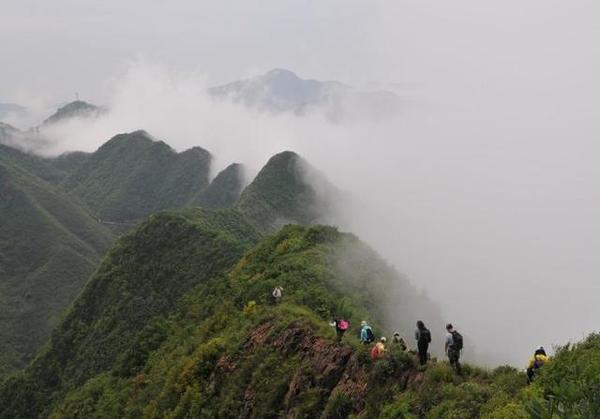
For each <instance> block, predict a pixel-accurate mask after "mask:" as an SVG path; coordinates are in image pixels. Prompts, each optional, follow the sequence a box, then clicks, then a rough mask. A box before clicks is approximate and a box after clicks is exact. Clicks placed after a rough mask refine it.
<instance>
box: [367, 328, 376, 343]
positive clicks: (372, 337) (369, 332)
mask: <svg viewBox="0 0 600 419" xmlns="http://www.w3.org/2000/svg"><path fill="white" fill-rule="evenodd" d="M374 340H375V335H374V334H373V331H372V330H371V328H370V327H367V342H369V343H370V342H373V341H374Z"/></svg>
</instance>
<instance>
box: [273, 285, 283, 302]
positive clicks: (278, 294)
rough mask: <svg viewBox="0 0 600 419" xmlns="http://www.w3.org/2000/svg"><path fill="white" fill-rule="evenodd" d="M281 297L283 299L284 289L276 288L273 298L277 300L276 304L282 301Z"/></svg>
mask: <svg viewBox="0 0 600 419" xmlns="http://www.w3.org/2000/svg"><path fill="white" fill-rule="evenodd" d="M281 297H283V287H280V286H276V287H275V289H274V290H273V298H274V299H275V304H277V303H278V302H279V301H281Z"/></svg>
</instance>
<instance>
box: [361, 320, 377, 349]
mask: <svg viewBox="0 0 600 419" xmlns="http://www.w3.org/2000/svg"><path fill="white" fill-rule="evenodd" d="M360 326H361V329H360V342H361V343H363V344H365V345H368V344H369V343H372V342H373V341H374V340H375V335H374V334H373V329H371V326H369V325H368V324H367V322H366V321H365V320H363V321H362V322H360Z"/></svg>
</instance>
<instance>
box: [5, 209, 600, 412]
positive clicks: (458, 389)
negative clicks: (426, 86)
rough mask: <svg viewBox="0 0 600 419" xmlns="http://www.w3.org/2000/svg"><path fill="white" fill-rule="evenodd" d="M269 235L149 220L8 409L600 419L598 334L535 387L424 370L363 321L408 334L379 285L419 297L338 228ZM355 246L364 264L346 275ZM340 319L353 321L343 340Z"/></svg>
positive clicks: (500, 372) (505, 375)
mask: <svg viewBox="0 0 600 419" xmlns="http://www.w3.org/2000/svg"><path fill="white" fill-rule="evenodd" d="M260 237H261V236H260V234H258V233H257V232H256V231H255V230H254V228H253V227H252V226H251V225H250V224H248V223H247V222H245V221H244V218H243V217H242V216H241V215H240V214H239V213H237V212H235V211H232V210H225V211H218V212H211V211H206V210H185V211H180V212H176V213H164V214H159V215H156V216H152V217H151V218H150V219H149V220H148V221H146V222H145V223H143V224H142V225H141V226H139V227H138V228H137V229H136V231H135V232H133V233H131V234H130V235H128V236H127V237H124V238H123V239H121V240H120V241H119V242H118V243H117V245H116V246H115V247H114V248H113V249H112V250H111V252H110V253H109V255H108V256H107V257H106V258H105V259H104V261H103V263H102V264H101V266H100V268H99V269H98V271H97V272H96V273H95V274H94V276H93V277H92V279H91V281H90V282H89V284H88V285H87V287H86V289H85V291H84V292H83V294H82V295H81V297H80V298H79V299H78V300H77V301H76V303H75V304H74V306H73V307H72V308H71V310H70V311H69V313H68V315H67V317H66V318H65V320H64V321H63V322H62V323H61V325H60V326H59V327H58V328H57V330H56V331H55V333H54V334H53V336H52V339H51V341H50V343H49V345H48V346H47V347H46V348H45V349H44V351H43V352H42V353H41V354H40V356H39V357H38V358H37V359H36V360H35V361H34V363H33V364H32V365H31V366H30V367H29V368H27V369H26V370H25V371H24V372H22V373H20V374H18V375H16V376H15V377H13V378H11V379H10V380H8V381H7V382H5V383H4V384H3V385H2V386H1V388H0V416H1V417H6V418H9V417H10V418H21V417H23V418H24V417H51V418H89V417H98V418H105V417H147V418H152V417H156V418H159V417H160V418H163V417H169V418H192V417H231V418H234V417H236V418H237V417H266V418H268V417H306V418H313V417H331V418H341V417H348V416H350V415H356V417H387V418H413V417H414V418H420V417H428V418H475V417H484V418H488V419H491V418H509V417H511V418H527V417H536V418H545V417H551V416H548V415H550V412H551V411H554V412H565V415H566V416H564V417H573V418H577V417H580V418H594V417H597V414H598V412H599V410H598V409H599V407H598V404H597V402H598V395H599V394H600V387H599V385H598V384H599V383H598V376H599V375H598V373H600V370H599V368H600V363H598V362H597V361H598V354H599V352H600V345H599V342H600V341H599V340H598V337H597V336H591V337H590V338H589V339H588V340H587V341H586V342H585V343H582V344H580V345H578V346H576V347H573V348H571V347H565V348H563V349H561V350H560V351H559V352H558V355H557V356H556V358H555V359H554V360H552V361H551V363H550V364H548V366H547V367H545V368H544V369H543V370H542V372H541V374H539V376H538V377H537V379H536V381H535V384H534V385H532V386H527V385H526V380H525V375H524V374H523V373H522V372H519V371H517V370H515V369H513V368H510V367H501V368H498V369H496V370H494V371H486V370H482V369H478V368H474V367H471V366H469V365H465V366H464V373H463V375H462V376H458V375H457V374H456V373H455V372H454V371H453V370H452V369H451V368H450V367H449V366H448V365H447V364H446V363H444V362H439V361H436V360H432V361H431V362H430V364H429V365H428V366H427V367H426V368H422V367H417V366H416V362H415V356H414V355H411V354H408V353H404V352H402V351H401V350H400V349H399V347H397V346H393V345H392V344H390V345H389V346H388V351H387V353H386V354H385V355H384V357H383V358H381V359H379V360H377V361H372V360H371V359H370V357H369V349H370V346H365V345H361V344H359V343H358V341H357V338H356V332H357V326H358V324H359V323H360V321H361V320H363V319H367V320H369V321H371V322H372V324H373V325H374V329H375V333H376V334H377V335H378V336H379V335H381V334H384V333H385V334H388V333H389V332H391V331H392V330H396V329H397V328H398V329H399V330H402V332H403V333H408V332H409V331H407V330H404V328H403V326H401V325H400V326H399V324H398V319H404V318H407V319H413V318H414V313H413V312H412V311H411V310H412V308H411V307H409V306H406V307H404V306H402V305H401V304H400V305H399V307H396V315H395V316H394V318H388V317H387V315H386V312H387V310H388V309H389V308H390V307H391V305H390V301H391V300H394V299H395V298H397V297H398V294H395V293H394V292H391V293H389V295H387V294H386V293H382V292H380V291H378V286H381V285H384V284H388V285H389V286H390V287H391V288H388V289H391V290H394V286H393V284H394V282H395V283H400V284H402V287H401V288H400V289H399V290H398V292H400V293H401V294H402V295H403V296H404V298H405V299H406V300H412V299H419V298H421V297H420V296H418V294H416V293H415V291H414V290H413V289H412V288H411V287H410V286H409V285H408V284H406V283H403V280H402V278H401V277H399V276H398V275H397V274H395V273H394V272H393V270H391V269H390V268H388V267H386V265H385V263H384V262H383V261H382V260H381V259H379V258H378V257H377V255H376V254H374V253H372V252H370V251H369V250H368V249H367V248H365V246H364V244H362V243H361V242H360V241H359V240H358V239H357V238H356V237H354V236H352V235H349V234H343V233H339V232H338V231H337V230H336V229H334V228H331V227H325V226H314V227H301V226H286V227H284V228H283V229H282V230H281V231H279V232H278V233H276V234H274V235H271V236H267V237H265V238H262V239H261V238H260ZM253 242H256V243H257V244H256V245H255V246H254V247H252V243H253ZM247 249H250V250H247ZM348 252H351V253H352V254H355V255H357V256H358V255H362V257H361V258H360V259H359V260H356V262H355V265H354V266H350V267H349V268H356V267H358V266H359V265H360V267H361V269H347V270H342V269H341V267H340V261H346V260H347V259H346V255H347V254H348ZM389 281H393V282H389ZM278 285H279V286H282V287H283V288H284V297H283V300H282V302H281V303H279V304H276V303H274V301H273V299H272V297H271V290H272V289H273V287H275V286H278ZM426 304H427V302H426V301H422V302H421V306H425V305H426ZM427 309H430V310H432V311H433V312H435V308H434V307H427ZM334 316H343V317H345V318H347V319H349V321H350V324H351V328H350V331H349V332H347V334H346V336H345V337H344V339H343V341H342V342H341V343H336V342H335V339H334V336H335V334H334V330H333V328H331V327H330V326H329V324H328V323H329V321H330V320H331V319H332V318H333V317H334ZM434 317H435V315H434ZM431 322H432V323H433V324H438V323H440V322H441V319H439V318H437V319H432V320H431ZM548 395H551V396H552V397H551V398H548V397H546V398H545V397H544V396H548Z"/></svg>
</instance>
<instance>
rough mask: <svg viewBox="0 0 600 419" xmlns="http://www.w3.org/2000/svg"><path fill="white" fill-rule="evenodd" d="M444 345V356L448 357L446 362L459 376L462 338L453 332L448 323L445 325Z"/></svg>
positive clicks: (455, 331) (456, 332)
mask: <svg viewBox="0 0 600 419" xmlns="http://www.w3.org/2000/svg"><path fill="white" fill-rule="evenodd" d="M446 331H447V332H448V333H447V334H446V343H445V345H444V350H445V352H446V355H448V361H449V362H450V365H451V366H452V368H454V369H455V370H456V372H457V373H458V374H459V375H460V374H461V367H460V361H459V360H460V351H461V350H462V348H463V337H462V335H461V334H460V333H458V331H457V330H454V327H453V326H452V324H450V323H448V324H447V325H446Z"/></svg>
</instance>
